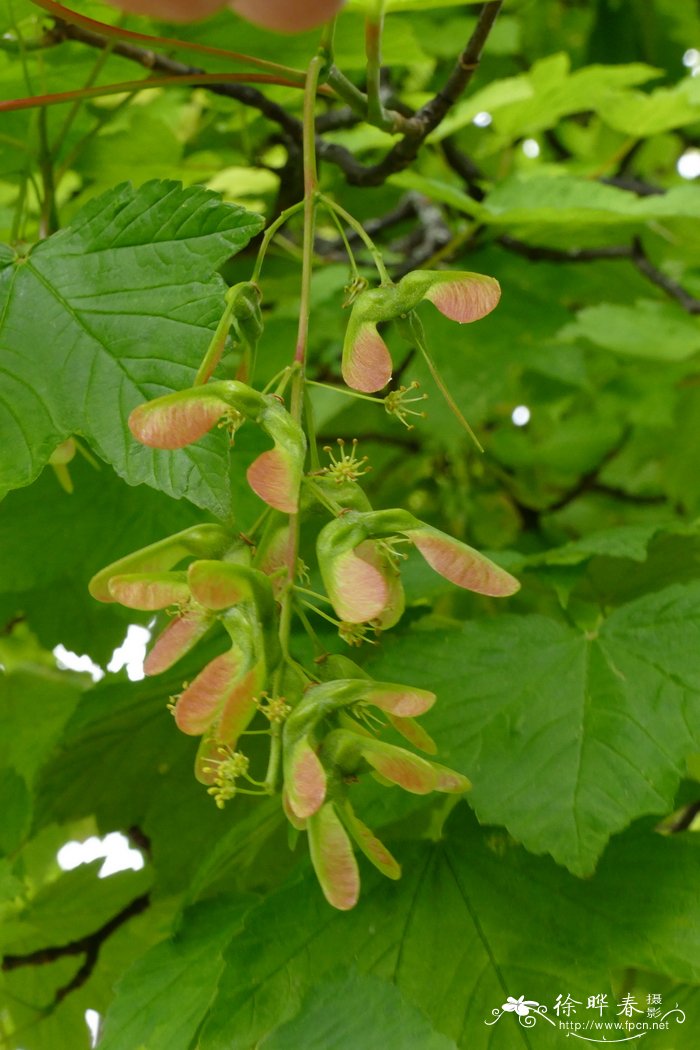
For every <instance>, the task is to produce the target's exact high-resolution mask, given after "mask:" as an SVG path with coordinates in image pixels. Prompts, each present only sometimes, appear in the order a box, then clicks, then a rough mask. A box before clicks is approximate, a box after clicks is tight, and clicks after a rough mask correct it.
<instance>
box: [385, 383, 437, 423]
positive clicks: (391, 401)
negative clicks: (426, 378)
mask: <svg viewBox="0 0 700 1050" xmlns="http://www.w3.org/2000/svg"><path fill="white" fill-rule="evenodd" d="M419 388H420V383H419V382H418V381H417V380H416V379H414V380H413V382H412V383H409V385H408V386H400V387H399V388H398V389H397V390H392V391H391V393H390V394H387V396H386V397H385V398H384V408H385V410H386V412H387V414H388V415H390V416H396V418H397V419H398V421H399V422H400V423H403V425H404V426H405V427H406V429H407V430H413V428H414V424H413V423H409V422H408V419H407V418H406V417H407V416H416V417H417V418H418V419H426V418H427V415H428V414H427V412H418V411H417V410H416V409H415V408H408V407H407V406H408V405H412V404H415V403H416V402H417V401H427V399H428V395H427V394H419V395H418V396H417V397H407V396H406V395H407V394H410V393H411V392H412V391H414V390H418V389H419Z"/></svg>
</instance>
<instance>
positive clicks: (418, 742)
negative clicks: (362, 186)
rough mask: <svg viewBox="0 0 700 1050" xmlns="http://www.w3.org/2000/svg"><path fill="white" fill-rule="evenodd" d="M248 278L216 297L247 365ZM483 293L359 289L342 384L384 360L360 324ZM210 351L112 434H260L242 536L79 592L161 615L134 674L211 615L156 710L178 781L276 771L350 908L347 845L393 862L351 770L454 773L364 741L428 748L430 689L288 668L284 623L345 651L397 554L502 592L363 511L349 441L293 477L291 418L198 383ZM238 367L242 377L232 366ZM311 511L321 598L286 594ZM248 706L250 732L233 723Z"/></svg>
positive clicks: (485, 562)
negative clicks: (257, 737)
mask: <svg viewBox="0 0 700 1050" xmlns="http://www.w3.org/2000/svg"><path fill="white" fill-rule="evenodd" d="M239 287H240V289H243V291H242V292H241V291H239V290H238V289H239ZM251 287H252V286H251V285H250V284H246V285H242V286H237V288H236V289H232V290H231V293H230V295H232V296H233V298H230V299H229V302H230V304H232V316H234V317H235V318H237V320H236V333H237V338H238V344H239V345H240V346H241V347H242V348H243V353H244V355H247V356H246V361H247V363H248V364H250V362H251V361H252V355H253V351H254V349H255V343H256V342H257V338H258V336H259V334H260V330H259V328H260V325H259V312H258V301H259V295H258V293H257V290H256V289H255V288H253V289H252V291H251ZM498 294H499V290H498V284H497V282H495V281H494V280H493V279H492V278H489V277H483V276H481V275H478V274H458V273H449V272H448V273H444V272H443V273H438V274H433V273H426V272H421V271H419V272H416V273H412V274H408V275H407V276H406V277H404V278H403V279H402V280H401V281H400V282H399V283H398V284H396V285H386V286H384V285H383V286H381V287H380V288H375V289H362V290H359V291H358V293H357V294H356V296H355V297H354V300H353V305H352V310H351V316H350V321H349V324H348V329H347V336H346V339H345V348H344V352H343V374H344V376H345V379H346V381H347V382H348V384H349V385H350V386H353V387H355V388H356V389H358V390H361V391H376V390H378V389H381V387H383V386H384V385H385V384H386V382H387V381H388V379H389V377H390V375H391V359H390V357H389V352H388V350H387V348H386V345H385V344H384V342H383V340H382V338H381V336H380V335H379V332H378V329H377V324H378V323H381V322H383V321H387V320H392V319H401V318H405V317H406V316H407V315H410V314H411V312H412V311H413V310H414V309H415V307H416V306H417V305H418V303H419V302H420V301H422V300H424V299H427V300H429V301H431V302H433V303H434V304H435V306H437V308H438V309H439V310H441V311H442V312H443V313H444V314H446V315H447V316H448V317H451V318H453V319H455V320H458V321H471V320H476V319H477V318H479V317H482V316H484V314H485V313H487V312H488V311H489V310H491V309H492V308H493V307H494V306H495V305H496V302H497V300H498ZM239 300H240V301H239ZM237 304H238V305H237ZM244 307H245V309H244ZM236 311H237V312H236ZM251 325H252V327H251ZM220 352H221V347H220V346H219V349H218V350H216V353H218V354H219V356H220ZM217 361H218V357H216V354H214V355H207V359H206V361H205V364H204V365H203V369H202V370H200V373H201V374H200V375H199V376H198V380H197V382H198V385H195V386H193V387H192V388H191V389H188V390H182V391H179V392H176V393H172V394H167V395H165V396H163V397H159V398H156V399H155V400H153V401H150V402H148V403H147V404H144V405H140V406H139V407H137V408H135V409H134V411H133V412H132V413H131V416H130V418H129V427H130V429H131V432H132V434H133V435H134V437H135V438H136V439H137V440H138V441H139V442H141V443H142V444H144V445H148V446H150V447H152V448H158V449H178V448H182V447H184V446H185V445H188V444H191V443H192V442H195V441H197V440H199V439H200V438H201V437H203V436H204V435H205V434H206V433H207V432H208V431H209V430H211V429H212V428H214V427H216V426H221V425H223V426H226V427H229V428H231V429H233V430H235V429H237V428H238V427H240V426H242V425H251V424H252V425H254V426H258V427H260V428H261V430H262V431H263V433H264V434H265V435H266V436H267V437H268V438H269V440H270V442H271V444H272V447H271V448H270V449H268V450H267V451H265V452H263V453H262V454H260V455H259V456H258V457H257V459H255V461H254V462H253V463H252V465H251V466H250V467H249V468H248V471H247V475H246V476H247V480H248V483H249V484H250V486H251V488H252V489H253V491H254V492H255V493H256V494H257V495H258V496H259V497H260V498H261V499H262V500H263V501H264V503H266V504H267V508H268V509H267V510H266V512H265V514H263V517H262V519H261V521H260V523H259V528H260V530H261V531H260V534H259V535H255V534H253V535H251V534H246V535H244V534H242V533H237V532H235V531H233V530H232V529H229V528H225V527H224V526H223V525H215V524H202V525H198V526H195V527H193V528H190V529H186V530H185V531H183V532H179V533H177V534H175V535H173V536H170V537H168V538H167V539H163V540H161V541H159V542H158V543H154V544H152V545H151V546H148V547H145V548H143V549H142V550H140V551H137V552H135V553H133V554H130V555H128V556H126V557H124V558H122V559H121V560H120V561H118V562H115V563H114V564H113V565H110V566H108V567H107V568H105V569H103V570H102V571H101V572H99V573H98V574H97V575H96V576H95V577H94V578H93V580H92V581H91V584H90V590H91V593H92V594H93V596H94V597H95V598H97V599H99V600H100V601H106V602H110V601H116V602H119V603H121V604H122V605H124V606H126V607H127V608H132V609H139V610H143V611H150V612H154V613H161V614H163V615H164V616H166V617H168V620H169V622H168V623H167V626H165V629H164V630H163V631H162V632H161V633H160V634H159V636H158V637H157V638H156V640H155V642H154V644H153V646H152V648H151V650H150V652H149V654H148V657H147V659H146V662H145V671H146V673H147V674H149V675H158V674H162V673H163V672H165V671H167V670H169V669H170V668H172V667H173V666H175V665H176V664H177V663H178V661H180V660H181V659H182V658H183V657H184V656H185V655H186V654H187V653H189V652H190V651H191V650H192V649H193V648H194V647H195V646H196V645H198V643H200V642H201V640H202V639H203V638H204V636H205V635H207V634H209V632H212V631H213V629H214V627H215V625H218V635H219V637H221V636H223V638H224V639H225V641H226V645H225V648H224V650H223V652H220V653H219V654H218V655H216V656H213V658H209V659H207V660H206V661H205V662H204V663H203V666H201V669H200V670H199V671H198V673H196V674H195V676H194V677H193V678H192V680H191V681H189V682H187V683H184V685H183V687H182V691H181V692H180V693H179V694H178V695H177V696H176V697H173V698H172V701H171V704H170V707H171V710H172V712H173V714H174V717H175V722H176V724H177V727H178V728H179V729H180V730H181V731H182V732H183V733H186V734H188V735H191V736H197V737H200V743H199V747H198V750H197V755H196V760H195V774H196V776H197V778H198V779H199V780H200V781H201V782H202V783H204V784H205V785H206V786H207V789H208V791H209V793H210V794H211V795H212V796H213V798H214V801H215V803H216V805H217V806H218V807H220V808H223V807H224V805H225V803H226V802H227V801H229V800H230V799H232V798H234V797H235V796H236V795H237V794H239V793H248V794H251V793H252V794H255V793H258V794H260V793H273V792H275V791H277V790H279V787H280V785H279V783H278V779H279V768H280V766H281V771H282V779H283V784H282V785H281V787H282V804H283V807H284V812H285V813H286V815H287V817H288V819H289V821H290V822H291V823H292V825H293V826H294V827H295V828H296V829H298V830H299V831H304V832H306V833H307V835H308V842H309V851H310V855H311V860H312V863H313V866H314V868H315V870H316V874H317V876H318V880H319V882H320V885H321V887H322V889H323V892H324V894H325V896H326V898H327V900H328V901H329V902H330V903H331V904H332V905H333V906H334V907H336V908H340V909H347V908H351V907H352V906H353V905H354V904H355V902H356V901H357V897H358V894H359V884H360V883H359V872H358V867H357V862H356V859H355V854H354V848H353V843H354V845H355V846H356V847H357V849H359V851H360V852H362V853H363V854H364V855H365V856H366V857H367V859H368V860H369V861H370V862H371V863H372V864H374V865H375V866H376V867H377V868H378V869H379V870H380V871H381V872H383V873H384V874H385V875H387V876H388V877H389V878H398V877H399V875H400V867H399V864H398V862H397V861H396V860H395V858H394V857H393V856H392V855H391V853H390V852H389V851H388V849H387V848H386V847H385V846H384V845H383V844H382V843H381V842H380V841H379V839H378V838H377V837H376V836H375V834H374V832H373V831H371V830H370V829H369V828H368V827H366V825H365V824H363V823H362V821H361V820H360V819H359V818H358V817H357V815H356V814H355V812H354V810H353V808H352V806H351V803H350V799H349V794H350V792H351V789H352V785H353V784H354V783H355V782H356V781H357V779H358V778H359V777H361V776H362V775H363V774H371V775H373V776H374V777H375V779H377V780H378V781H379V783H381V784H385V785H398V786H399V787H401V788H403V789H404V790H405V791H408V792H412V793H414V794H419V795H424V794H428V793H430V792H433V791H438V792H453V793H461V792H463V791H465V790H467V788H468V787H469V781H468V780H467V778H466V777H465V776H463V775H462V774H461V773H458V772H455V771H453V770H450V769H447V768H446V767H444V766H442V765H440V764H439V763H437V762H435V761H433V760H432V759H430V758H426V757H423V756H421V755H418V754H416V753H415V752H414V751H412V750H409V749H408V748H406V747H398V746H396V745H395V744H391V743H388V742H386V741H385V740H384V739H382V734H383V732H384V731H385V730H387V729H390V730H392V731H394V732H397V733H399V734H400V735H401V736H403V738H404V739H405V740H406V741H407V742H408V744H410V745H411V746H412V747H414V748H417V749H418V750H419V751H422V752H423V753H424V755H425V754H427V755H434V754H435V753H436V751H437V748H436V745H435V743H434V742H433V740H432V739H431V738H430V736H429V735H428V734H427V733H426V731H425V730H424V729H423V728H422V727H421V725H420V724H419V722H417V721H416V719H417V718H418V717H419V716H421V715H423V714H424V713H425V712H426V711H428V710H429V708H430V707H431V706H432V705H433V704H434V702H435V700H436V697H435V694H434V693H432V692H430V691H428V690H425V689H418V688H416V687H414V686H411V685H405V684H401V683H395V682H377V681H374V680H373V679H372V678H370V677H369V676H368V675H367V674H366V673H365V672H364V671H363V670H362V668H361V667H359V666H358V665H357V664H356V663H354V662H353V661H351V660H349V659H348V658H347V657H345V656H340V655H337V654H336V655H329V654H327V653H324V654H322V655H321V656H320V657H319V658H318V659H317V660H316V662H315V663H314V665H313V666H312V667H311V668H304V667H303V666H301V665H300V664H299V663H298V661H297V660H296V659H295V657H294V655H293V653H292V651H291V643H290V623H291V622H292V617H293V616H294V615H295V614H296V615H297V617H298V619H299V622H300V623H301V625H302V626H303V627H304V628H305V629H308V630H309V631H310V633H311V636H312V638H315V637H316V636H315V632H314V631H313V629H312V628H311V627H310V625H309V621H308V617H307V611H308V610H311V611H313V612H316V613H319V614H320V615H321V616H323V617H325V619H326V620H329V619H330V620H331V621H332V622H334V623H335V624H336V625H337V626H338V629H339V635H340V638H341V639H342V640H344V641H345V642H346V643H347V644H349V645H359V644H361V643H362V641H363V640H364V639H365V638H366V637H367V634H368V632H374V633H375V634H377V633H380V632H382V631H385V630H388V629H390V628H391V627H393V626H394V625H395V624H396V623H397V622H398V621H399V619H400V617H401V615H402V613H403V611H404V605H405V599H404V591H403V586H402V582H401V574H400V565H401V561H402V560H403V558H404V557H405V556H406V550H407V549H411V548H415V550H416V551H418V553H419V554H420V555H421V556H422V557H423V558H424V559H425V561H426V562H427V563H428V564H429V565H430V566H431V568H432V569H434V570H435V571H436V572H438V573H440V574H441V575H442V576H443V577H445V578H446V579H447V580H449V581H450V582H451V583H453V584H455V585H456V586H457V587H461V588H464V589H466V590H470V591H473V592H476V593H478V594H483V595H489V596H491V597H505V596H507V595H511V594H513V593H514V592H515V591H516V590H517V589H518V586H519V585H518V582H517V580H515V579H514V578H513V577H512V576H511V575H510V574H509V573H507V572H506V571H505V570H504V569H502V568H500V567H499V566H498V565H496V564H495V563H494V562H492V561H491V560H490V559H488V558H487V557H485V556H484V555H483V554H481V553H479V552H478V551H476V550H474V549H473V548H472V547H469V546H467V545H466V544H464V543H461V542H460V541H458V540H456V539H453V538H452V537H451V536H448V535H446V534H445V533H443V532H441V531H439V530H438V529H435V528H433V527H432V526H430V525H427V524H426V523H425V522H422V521H420V520H419V519H417V518H415V517H414V516H413V515H412V514H410V513H409V512H408V511H405V510H402V509H398V508H397V509H390V510H374V509H373V508H372V507H371V505H370V503H369V500H368V498H367V496H366V494H365V493H364V491H363V490H362V488H361V487H360V485H359V484H358V479H359V478H361V477H362V476H363V475H364V474H365V473H366V471H367V469H368V468H367V466H366V462H367V461H366V457H362V458H358V456H357V454H356V442H353V443H352V445H351V446H350V450H349V451H346V446H345V443H344V442H343V441H342V440H339V441H338V451H337V452H334V451H333V450H332V449H328V451H329V453H330V459H331V462H330V466H328V467H326V468H325V469H316V470H310V471H308V472H306V473H305V460H306V452H307V441H306V436H305V434H304V431H303V429H302V427H301V425H300V422H299V418H298V415H297V416H293V415H292V413H291V411H289V410H288V409H287V407H286V405H285V403H284V401H283V399H282V397H281V396H279V395H278V394H268V393H264V392H260V391H258V390H256V389H255V388H254V387H252V386H251V385H248V383H246V382H243V380H242V378H239V379H235V380H227V379H221V380H213V381H209V380H210V377H211V374H212V372H213V371H214V369H215V368H216V362H217ZM238 374H239V376H242V375H246V376H247V375H248V374H249V369H248V368H246V370H243V371H241V370H239V373H238ZM280 389H282V388H280ZM413 389H414V387H413V385H412V386H411V387H409V388H408V389H406V388H403V387H402V388H400V389H399V390H398V391H395V392H394V393H393V394H391V395H389V397H387V398H386V399H385V407H386V409H387V411H389V412H390V413H393V414H395V415H397V416H398V418H400V419H402V420H403V421H404V422H405V418H404V417H405V415H406V414H409V413H410V412H411V410H410V409H408V408H407V407H406V406H407V404H410V403H411V402H412V401H413V400H415V398H412V397H408V398H406V397H405V394H406V393H408V392H409V391H412V390H413ZM380 404H381V401H380ZM414 414H415V415H421V413H414ZM319 508H320V509H321V510H322V512H323V513H326V514H327V515H328V516H329V520H328V521H327V522H326V523H325V524H323V526H322V527H321V529H320V531H319V532H318V537H317V542H316V558H317V566H318V573H319V575H320V578H321V580H322V582H323V587H324V589H325V594H323V595H321V594H318V593H316V592H313V591H309V590H307V587H306V586H302V583H303V584H308V582H309V577H308V571H307V569H306V567H305V566H302V563H300V561H299V558H298V536H299V530H300V529H304V528H305V526H306V523H307V521H309V520H311V519H313V520H314V521H316V520H317V517H318V512H319ZM315 528H316V529H317V528H318V527H317V526H315ZM300 566H302V568H301V569H300ZM309 596H310V597H312V598H313V597H315V598H316V599H317V600H320V601H321V602H322V603H327V604H328V605H329V606H330V607H331V608H332V610H333V612H334V613H335V616H337V620H336V619H334V618H333V617H332V616H331V615H330V614H329V613H328V612H327V611H325V610H323V609H319V608H318V607H316V606H314V605H313V604H311V603H309V601H308V597H309ZM316 640H317V639H316ZM256 716H257V718H258V720H259V722H260V723H261V724H263V725H264V726H265V728H262V729H255V730H251V729H250V728H249V727H250V725H251V723H252V722H253V720H254V719H255V718H256ZM253 732H255V733H261V734H263V735H264V734H267V735H268V736H269V741H270V759H269V764H268V773H267V776H266V777H265V779H264V780H255V779H254V778H253V777H252V775H251V773H250V770H249V765H250V759H249V757H248V756H247V755H246V754H245V753H244V752H243V751H242V750H241V749H240V748H241V742H242V741H244V740H245V737H246V735H247V734H249V733H253Z"/></svg>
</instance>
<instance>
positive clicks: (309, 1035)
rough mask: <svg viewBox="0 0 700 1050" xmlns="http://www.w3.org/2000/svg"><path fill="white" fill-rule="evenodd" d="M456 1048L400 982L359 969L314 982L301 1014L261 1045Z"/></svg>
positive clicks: (274, 1048) (283, 1048)
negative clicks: (407, 995)
mask: <svg viewBox="0 0 700 1050" xmlns="http://www.w3.org/2000/svg"><path fill="white" fill-rule="evenodd" d="M389 1019H391V1020H390V1025H391V1041H392V1045H393V1046H397V1047H398V1046H400V1047H401V1050H456V1045H457V1044H456V1043H455V1042H454V1041H453V1040H452V1039H449V1038H447V1036H444V1035H440V1033H439V1032H437V1031H436V1030H435V1029H434V1028H433V1026H432V1025H431V1024H430V1022H429V1021H428V1020H427V1018H426V1016H425V1014H423V1013H422V1012H421V1011H420V1010H418V1009H417V1008H416V1007H415V1006H412V1005H411V1004H410V1003H408V1002H407V1001H406V1000H405V999H404V997H403V996H402V995H401V993H400V992H399V991H398V989H397V987H396V985H394V984H391V983H390V982H389V981H385V980H380V979H379V978H378V977H374V976H370V975H369V974H360V973H357V971H354V972H353V971H351V972H349V973H343V972H342V971H341V973H340V974H336V975H335V976H333V977H329V978H328V979H327V980H323V981H320V982H319V983H318V984H316V985H314V987H313V988H312V990H311V992H310V993H309V994H308V995H307V996H306V998H305V999H304V1001H303V1002H302V1004H301V1007H300V1010H299V1013H298V1014H296V1016H295V1017H293V1018H292V1019H291V1020H290V1021H287V1022H286V1024H283V1025H282V1026H281V1027H280V1028H277V1029H276V1030H275V1031H274V1032H272V1034H271V1035H270V1036H268V1037H267V1038H266V1039H263V1041H262V1043H261V1044H260V1046H261V1050H262V1048H263V1047H264V1050H299V1047H300V1046H303V1047H304V1050H328V1048H329V1047H331V1046H332V1047H333V1050H357V1047H362V1050H385V1047H386V1045H387V1034H388V1033H387V1027H388V1025H387V1022H388V1021H389Z"/></svg>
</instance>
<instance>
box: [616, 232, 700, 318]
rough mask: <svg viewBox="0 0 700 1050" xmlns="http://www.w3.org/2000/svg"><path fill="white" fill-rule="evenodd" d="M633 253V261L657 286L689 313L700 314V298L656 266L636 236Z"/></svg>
mask: <svg viewBox="0 0 700 1050" xmlns="http://www.w3.org/2000/svg"><path fill="white" fill-rule="evenodd" d="M631 255H632V262H633V263H634V265H635V266H636V267H637V269H638V270H639V272H640V273H641V274H643V275H644V276H645V277H646V278H648V280H650V281H651V282H652V283H653V284H655V285H656V286H657V288H661V290H662V291H664V292H666V295H670V297H671V298H672V299H675V300H676V302H677V303H679V304H680V305H681V306H682V307H683V309H684V310H685V311H686V312H687V313H689V314H700V299H697V298H696V297H695V296H694V295H691V294H690V292H686V290H685V288H682V287H681V285H680V284H678V283H677V282H676V281H674V280H673V279H672V278H671V277H667V276H666V274H665V273H662V272H661V270H658V269H657V268H656V266H654V264H653V263H652V262H651V260H650V259H649V256H648V255H647V253H646V252H645V251H644V246H643V244H642V242H641V240H640V238H639V237H635V238H634V241H633V242H632V252H631Z"/></svg>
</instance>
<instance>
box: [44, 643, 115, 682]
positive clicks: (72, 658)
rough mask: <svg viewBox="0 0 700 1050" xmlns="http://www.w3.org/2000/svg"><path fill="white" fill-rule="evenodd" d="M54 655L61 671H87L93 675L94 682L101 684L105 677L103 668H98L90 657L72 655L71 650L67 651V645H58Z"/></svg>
mask: <svg viewBox="0 0 700 1050" xmlns="http://www.w3.org/2000/svg"><path fill="white" fill-rule="evenodd" d="M53 655H54V656H55V657H56V662H57V663H58V666H59V667H60V668H61V670H68V671H86V672H87V673H88V674H90V675H92V680H93V682H99V680H100V679H101V678H104V676H105V673H104V671H103V670H102V668H101V667H98V666H97V664H96V663H94V662H93V661H92V660H91V659H90V657H89V656H85V655H83V656H78V654H77V653H72V652H71V651H70V649H66V647H65V645H57V646H56V648H55V649H54V651H53Z"/></svg>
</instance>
